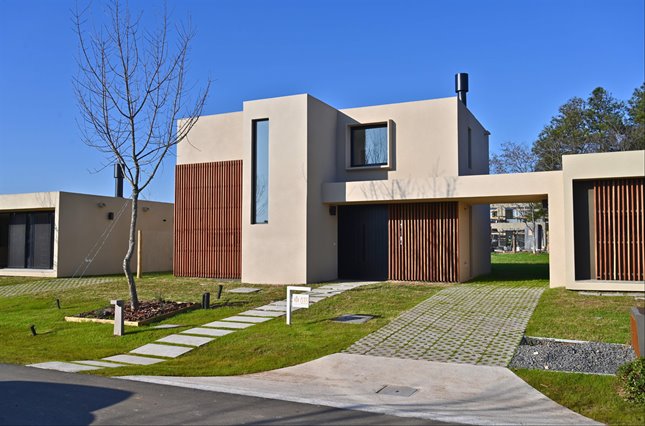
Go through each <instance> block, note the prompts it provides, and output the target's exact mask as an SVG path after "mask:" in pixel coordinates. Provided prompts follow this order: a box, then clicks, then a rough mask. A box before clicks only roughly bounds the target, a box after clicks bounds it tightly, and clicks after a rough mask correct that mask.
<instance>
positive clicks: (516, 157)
mask: <svg viewBox="0 0 645 426" xmlns="http://www.w3.org/2000/svg"><path fill="white" fill-rule="evenodd" d="M537 162H538V158H537V156H536V155H535V153H534V152H533V151H532V150H531V148H529V147H528V146H526V145H523V144H519V143H517V142H505V143H503V144H502V149H501V150H500V152H499V153H498V154H494V155H493V156H492V157H491V159H490V171H491V173H493V174H501V173H530V172H532V171H534V170H535V168H536V165H537ZM511 206H512V208H513V210H514V211H515V212H516V213H517V217H516V218H517V219H520V220H521V221H522V222H524V223H525V224H526V226H527V227H528V228H529V230H530V231H531V233H532V234H533V240H534V241H533V248H532V251H533V253H535V252H537V242H538V241H537V222H538V221H539V220H540V219H545V221H546V219H547V212H546V209H545V208H544V206H543V205H542V203H512V204H511ZM545 231H546V230H545ZM546 234H547V233H546V232H545V237H546ZM545 239H546V238H545Z"/></svg>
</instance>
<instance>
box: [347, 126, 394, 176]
mask: <svg viewBox="0 0 645 426" xmlns="http://www.w3.org/2000/svg"><path fill="white" fill-rule="evenodd" d="M350 132H351V135H350V143H351V146H350V154H351V161H350V165H351V167H363V166H383V165H387V163H388V134H387V133H388V126H387V123H379V124H369V125H365V126H354V127H351V128H350Z"/></svg>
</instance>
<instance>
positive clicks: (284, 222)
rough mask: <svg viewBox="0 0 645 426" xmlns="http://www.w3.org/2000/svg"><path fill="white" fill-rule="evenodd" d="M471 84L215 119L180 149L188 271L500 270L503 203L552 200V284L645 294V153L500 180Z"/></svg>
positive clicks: (300, 102) (300, 277)
mask: <svg viewBox="0 0 645 426" xmlns="http://www.w3.org/2000/svg"><path fill="white" fill-rule="evenodd" d="M457 83H458V86H457V91H458V97H451V98H443V99H432V100H426V101H417V102H406V103H398V104H390V105H377V106H368V107H361V108H351V109H340V110H339V109H336V108H334V107H332V106H330V105H328V104H326V103H324V102H322V101H320V100H318V99H316V98H314V97H312V96H310V95H306V94H303V95H295V96H287V97H280V98H273V99H261V100H255V101H248V102H244V105H243V110H242V111H239V112H233V113H227V114H218V115H212V116H204V117H201V118H200V120H199V121H198V123H197V125H196V126H195V127H194V128H193V129H192V131H191V133H190V134H189V136H188V138H187V140H185V141H183V142H182V143H181V144H180V145H179V146H178V153H177V167H176V182H175V185H176V187H175V245H174V247H175V248H174V268H173V270H174V273H175V274H176V275H178V276H199V277H218V278H240V279H241V280H242V281H244V282H250V283H280V284H286V283H310V282H319V281H325V280H334V279H339V278H340V279H370V280H393V281H397V280H413V281H443V282H463V281H467V280H470V279H472V278H473V277H476V276H478V275H481V274H485V273H487V272H489V271H490V222H489V204H490V203H509V202H544V203H547V204H548V212H549V221H550V233H549V239H550V241H549V244H550V251H551V261H550V280H551V286H554V287H556V286H566V287H567V288H593V289H600V290H602V289H611V290H627V291H629V290H637V291H642V280H643V265H642V263H643V258H644V257H645V256H644V255H643V253H644V251H643V246H644V244H645V237H644V236H643V232H644V229H645V223H643V212H644V209H643V196H642V194H643V180H644V179H643V174H644V170H645V153H644V152H643V151H639V152H623V153H610V154H594V155H581V156H566V157H564V161H563V170H562V171H554V172H540V173H523V174H513V175H488V135H489V133H488V132H487V130H486V129H485V128H484V127H483V126H482V124H480V123H479V121H478V120H477V119H476V118H475V117H474V115H473V114H472V113H471V112H470V111H469V110H468V108H467V107H466V102H465V100H466V99H465V91H466V90H467V81H464V80H463V76H461V75H458V77H457ZM464 83H465V84H464ZM464 86H465V87H464ZM594 200H595V201H594ZM585 203H586V204H585ZM574 217H575V219H574ZM609 235H612V237H611V238H607V236H609ZM627 259H629V261H628V260H627ZM623 264H624V266H623Z"/></svg>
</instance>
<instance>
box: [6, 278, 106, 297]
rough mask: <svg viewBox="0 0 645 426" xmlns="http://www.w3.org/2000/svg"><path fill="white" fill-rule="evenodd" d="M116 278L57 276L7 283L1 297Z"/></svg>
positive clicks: (62, 288) (66, 288)
mask: <svg viewBox="0 0 645 426" xmlns="http://www.w3.org/2000/svg"><path fill="white" fill-rule="evenodd" d="M114 280H115V278H56V279H47V280H42V281H32V282H29V283H24V284H16V285H5V286H2V287H0V297H12V296H22V295H25V294H36V293H44V292H46V291H57V290H68V289H70V288H79V287H86V286H90V285H97V284H105V283H109V282H112V281H114Z"/></svg>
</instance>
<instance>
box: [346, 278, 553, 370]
mask: <svg viewBox="0 0 645 426" xmlns="http://www.w3.org/2000/svg"><path fill="white" fill-rule="evenodd" d="M541 294H542V289H541V288H526V287H497V286H485V285H468V284H460V285H455V286H454V287H450V288H447V289H444V290H441V291H440V292H439V293H437V294H435V295H434V296H432V297H430V298H429V299H427V300H425V301H423V302H421V303H420V304H418V305H417V306H415V307H414V308H412V309H411V310H409V311H407V312H404V313H403V314H401V315H400V316H399V317H397V318H396V319H395V320H394V321H392V322H391V323H389V324H388V325H386V326H385V327H383V328H381V329H379V330H377V331H376V332H374V333H372V334H369V335H367V336H365V337H364V338H362V339H361V340H359V341H358V342H356V343H354V344H353V345H352V346H350V347H349V348H348V349H346V350H345V351H344V352H346V353H351V354H360V355H375V356H385V357H393V358H407V359H422V360H428V361H443V362H456V363H466V364H482V365H496V366H502V367H506V366H507V365H508V363H509V362H510V361H511V358H512V357H513V354H514V353H515V349H516V348H517V346H518V345H519V343H520V341H521V339H522V334H523V333H524V330H525V329H526V324H527V323H528V320H529V318H530V317H531V314H532V313H533V310H534V309H535V306H536V305H537V302H538V300H539V299H540V295H541Z"/></svg>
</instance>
